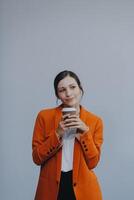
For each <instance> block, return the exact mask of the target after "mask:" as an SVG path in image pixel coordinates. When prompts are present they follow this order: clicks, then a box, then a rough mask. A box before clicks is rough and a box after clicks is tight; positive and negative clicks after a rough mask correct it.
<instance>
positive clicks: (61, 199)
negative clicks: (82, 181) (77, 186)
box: [57, 171, 76, 200]
mask: <svg viewBox="0 0 134 200" xmlns="http://www.w3.org/2000/svg"><path fill="white" fill-rule="evenodd" d="M57 200H76V198H75V194H74V190H73V184H72V171H69V172H61V179H60V186H59V193H58V198H57Z"/></svg>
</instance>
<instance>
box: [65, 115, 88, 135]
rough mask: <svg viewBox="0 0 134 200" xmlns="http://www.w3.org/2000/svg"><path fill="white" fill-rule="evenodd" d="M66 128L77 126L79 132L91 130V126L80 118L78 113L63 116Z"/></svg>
mask: <svg viewBox="0 0 134 200" xmlns="http://www.w3.org/2000/svg"><path fill="white" fill-rule="evenodd" d="M63 127H64V129H65V130H66V129H68V128H70V129H71V128H77V133H84V132H87V131H88V130H89V127H88V126H87V125H86V124H85V123H84V122H83V121H82V120H81V119H80V118H79V116H78V115H68V116H67V115H65V116H64V118H63Z"/></svg>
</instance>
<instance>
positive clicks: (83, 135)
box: [32, 70, 103, 200]
mask: <svg viewBox="0 0 134 200" xmlns="http://www.w3.org/2000/svg"><path fill="white" fill-rule="evenodd" d="M54 89H55V94H56V97H57V98H58V99H60V100H61V102H62V103H61V105H60V106H57V107H55V108H51V109H44V110H42V111H40V112H39V114H38V115H37V118H36V122H35V126H34V132H33V140H32V149H33V153H32V155H33V161H34V162H35V163H36V164H37V165H40V166H41V167H40V175H39V181H38V186H37V190H36V195H35V200H85V199H86V200H102V194H101V190H100V186H99V183H98V180H97V177H96V175H95V174H94V172H93V169H94V168H95V167H96V166H97V164H98V162H99V160H100V154H101V145H102V142H103V125H102V120H101V119H100V117H98V116H96V115H95V114H93V113H91V112H89V111H87V110H86V109H85V108H84V107H83V106H82V105H80V100H81V97H82V95H83V93H84V92H83V88H82V85H81V82H80V80H79V78H78V76H77V75H76V74H75V73H74V72H72V71H67V70H66V71H62V72H60V73H59V74H58V75H57V76H56V77H55V80H54ZM64 107H71V108H72V107H73V108H75V109H76V112H75V113H73V114H65V115H62V109H63V108H64Z"/></svg>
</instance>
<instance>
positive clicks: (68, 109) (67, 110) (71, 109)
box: [62, 107, 76, 112]
mask: <svg viewBox="0 0 134 200" xmlns="http://www.w3.org/2000/svg"><path fill="white" fill-rule="evenodd" d="M73 111H76V108H73V107H66V108H63V109H62V112H73Z"/></svg>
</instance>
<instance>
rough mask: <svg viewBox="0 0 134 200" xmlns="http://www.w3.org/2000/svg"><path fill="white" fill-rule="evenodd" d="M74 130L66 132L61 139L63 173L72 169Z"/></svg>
mask: <svg viewBox="0 0 134 200" xmlns="http://www.w3.org/2000/svg"><path fill="white" fill-rule="evenodd" d="M75 134H76V129H69V130H67V131H66V132H65V133H64V135H63V138H62V140H63V141H62V143H63V146H62V165H61V170H62V171H64V172H67V171H70V170H72V169H73V153H74V141H75Z"/></svg>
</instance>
